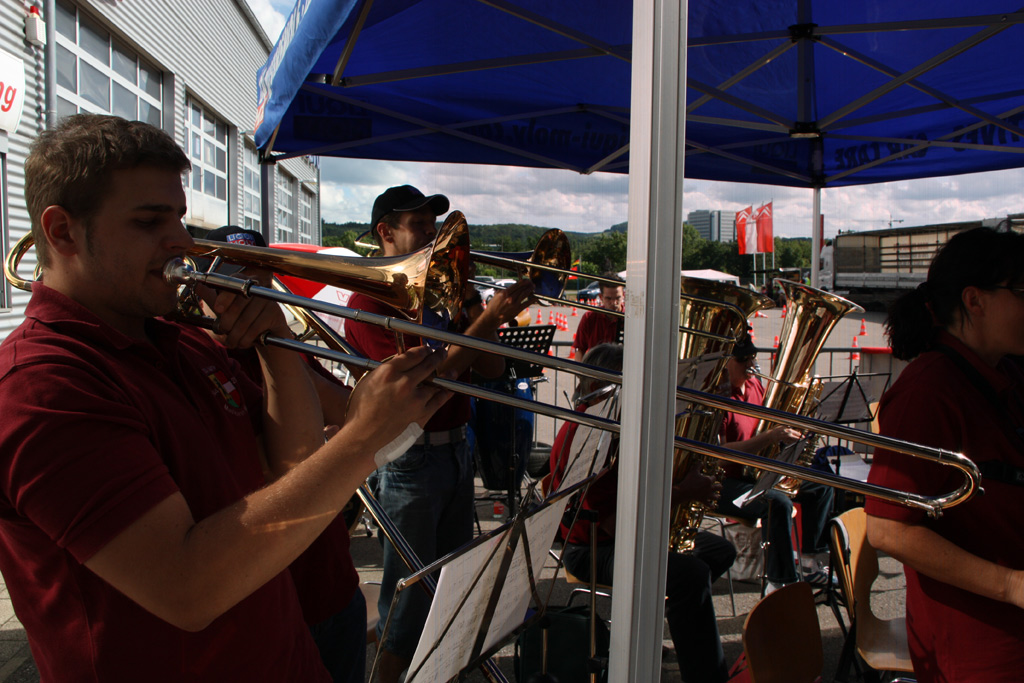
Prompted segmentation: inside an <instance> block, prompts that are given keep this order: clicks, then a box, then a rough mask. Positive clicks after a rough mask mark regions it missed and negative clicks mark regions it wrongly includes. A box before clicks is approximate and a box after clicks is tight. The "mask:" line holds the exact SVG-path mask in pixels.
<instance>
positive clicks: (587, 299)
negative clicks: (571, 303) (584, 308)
mask: <svg viewBox="0 0 1024 683" xmlns="http://www.w3.org/2000/svg"><path fill="white" fill-rule="evenodd" d="M576 301H578V302H580V303H581V304H588V305H590V306H600V305H601V285H600V284H598V283H597V282H593V283H591V284H589V285H587V286H586V287H584V288H583V289H581V290H580V291H579V292H577V293H576Z"/></svg>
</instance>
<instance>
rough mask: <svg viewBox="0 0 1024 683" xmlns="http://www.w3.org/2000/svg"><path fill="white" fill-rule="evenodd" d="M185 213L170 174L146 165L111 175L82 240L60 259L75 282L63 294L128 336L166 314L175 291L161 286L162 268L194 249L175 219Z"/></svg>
mask: <svg viewBox="0 0 1024 683" xmlns="http://www.w3.org/2000/svg"><path fill="white" fill-rule="evenodd" d="M185 210H186V201H185V191H184V189H183V188H182V182H181V175H180V174H179V173H178V172H177V171H175V170H172V169H160V168H153V167H146V166H144V167H139V168H134V169H124V170H118V171H114V172H113V173H112V174H111V177H110V182H109V184H108V185H107V196H106V198H105V199H104V200H103V202H102V204H101V205H100V207H99V210H98V211H97V212H96V214H95V215H94V216H93V217H92V218H91V219H90V221H89V222H90V224H91V233H90V237H89V239H88V240H87V241H86V240H82V242H83V246H81V247H80V248H77V250H75V251H74V252H73V253H71V254H69V255H68V256H67V263H68V265H69V266H71V268H72V272H73V273H74V276H73V277H74V283H73V286H72V287H71V288H70V290H71V291H68V292H65V293H66V294H68V295H69V296H71V298H73V299H75V300H76V301H78V302H79V303H82V304H83V305H85V306H86V307H87V308H89V309H90V310H92V311H93V312H94V313H95V314H96V315H98V316H99V317H100V318H101V319H103V320H104V321H106V322H108V323H109V324H111V325H113V326H114V327H115V328H117V329H121V331H123V332H126V333H127V334H131V332H129V331H128V330H129V329H138V328H139V327H140V326H141V323H142V321H143V320H144V319H145V318H149V317H153V316H158V315H165V314H167V313H170V312H172V311H173V310H174V308H175V305H176V303H177V292H176V288H175V287H174V286H172V285H168V284H167V283H165V282H164V279H163V267H164V264H165V263H166V262H167V260H168V259H170V258H172V257H175V256H181V255H183V254H184V253H185V251H186V250H187V249H188V248H189V247H191V246H192V244H193V242H192V237H191V236H190V235H189V234H188V232H187V231H186V230H185V226H184V225H183V224H182V222H181V219H182V217H183V216H184V215H185ZM73 225H75V227H73V228H72V230H73V231H75V232H77V233H81V234H84V222H83V221H79V220H77V219H73ZM62 256H63V255H62Z"/></svg>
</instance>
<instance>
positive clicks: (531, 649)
mask: <svg viewBox="0 0 1024 683" xmlns="http://www.w3.org/2000/svg"><path fill="white" fill-rule="evenodd" d="M545 629H547V631H548V671H547V672H548V675H549V678H547V679H543V680H546V681H557V683H577V682H579V683H589V681H590V673H591V671H592V670H593V668H592V666H595V665H591V664H589V660H590V610H589V608H588V607H587V606H586V605H580V606H578V607H548V609H547V611H546V612H545V613H544V617H543V618H542V619H540V620H538V621H537V622H536V623H534V624H533V625H532V626H530V627H529V628H527V629H526V630H525V631H523V632H522V633H520V634H519V637H518V638H516V654H515V670H516V680H517V681H518V682H519V683H526V682H527V681H529V680H530V677H531V676H533V675H535V674H539V673H540V672H541V661H542V660H541V656H542V654H543V647H544V630H545ZM595 633H596V641H597V648H596V650H597V651H596V653H595V655H594V656H595V658H597V659H598V660H600V661H602V662H603V666H600V665H597V666H598V668H600V671H599V673H598V677H597V680H599V681H606V680H608V645H609V642H610V641H611V634H610V633H609V631H608V625H607V624H606V623H605V622H604V620H603V619H600V618H598V619H597V624H596V628H595ZM538 680H542V679H538Z"/></svg>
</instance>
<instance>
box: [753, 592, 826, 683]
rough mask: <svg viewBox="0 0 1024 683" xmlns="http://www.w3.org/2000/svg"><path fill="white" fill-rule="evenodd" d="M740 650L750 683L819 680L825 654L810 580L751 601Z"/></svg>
mask: <svg viewBox="0 0 1024 683" xmlns="http://www.w3.org/2000/svg"><path fill="white" fill-rule="evenodd" d="M743 653H744V655H745V657H746V660H747V672H748V673H749V674H750V679H751V680H752V681H753V683H820V681H821V667H822V665H823V664H824V659H825V658H824V654H823V652H822V646H821V629H820V627H819V626H818V612H817V610H816V609H815V606H814V592H813V590H812V589H811V586H810V584H808V583H804V582H803V581H798V582H796V583H791V584H789V585H787V586H783V587H782V588H780V589H779V590H777V591H775V592H774V593H771V594H770V595H768V596H767V597H765V598H764V599H762V600H761V601H760V602H759V603H757V604H756V605H754V609H752V610H750V614H748V615H747V620H746V622H745V623H744V624H743Z"/></svg>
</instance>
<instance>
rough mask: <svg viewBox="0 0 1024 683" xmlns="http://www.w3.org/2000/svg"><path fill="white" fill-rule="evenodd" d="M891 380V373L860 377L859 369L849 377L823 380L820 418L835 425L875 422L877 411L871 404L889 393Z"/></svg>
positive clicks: (818, 410) (839, 376) (875, 373)
mask: <svg viewBox="0 0 1024 683" xmlns="http://www.w3.org/2000/svg"><path fill="white" fill-rule="evenodd" d="M889 378H890V373H888V372H871V373H865V374H858V373H857V370H856V369H854V371H853V372H851V373H850V374H849V375H834V376H831V377H822V378H821V379H822V381H823V382H824V383H825V384H824V387H823V388H822V391H821V398H820V399H819V401H818V403H819V405H818V409H817V411H816V414H817V416H818V417H820V418H821V419H823V420H827V421H828V422H833V423H835V424H851V423H855V422H871V421H872V420H874V419H875V414H876V412H877V411H876V410H872V408H871V404H873V403H877V401H878V399H879V397H880V396H881V395H882V393H884V392H885V389H886V388H887V387H888V385H889Z"/></svg>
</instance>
